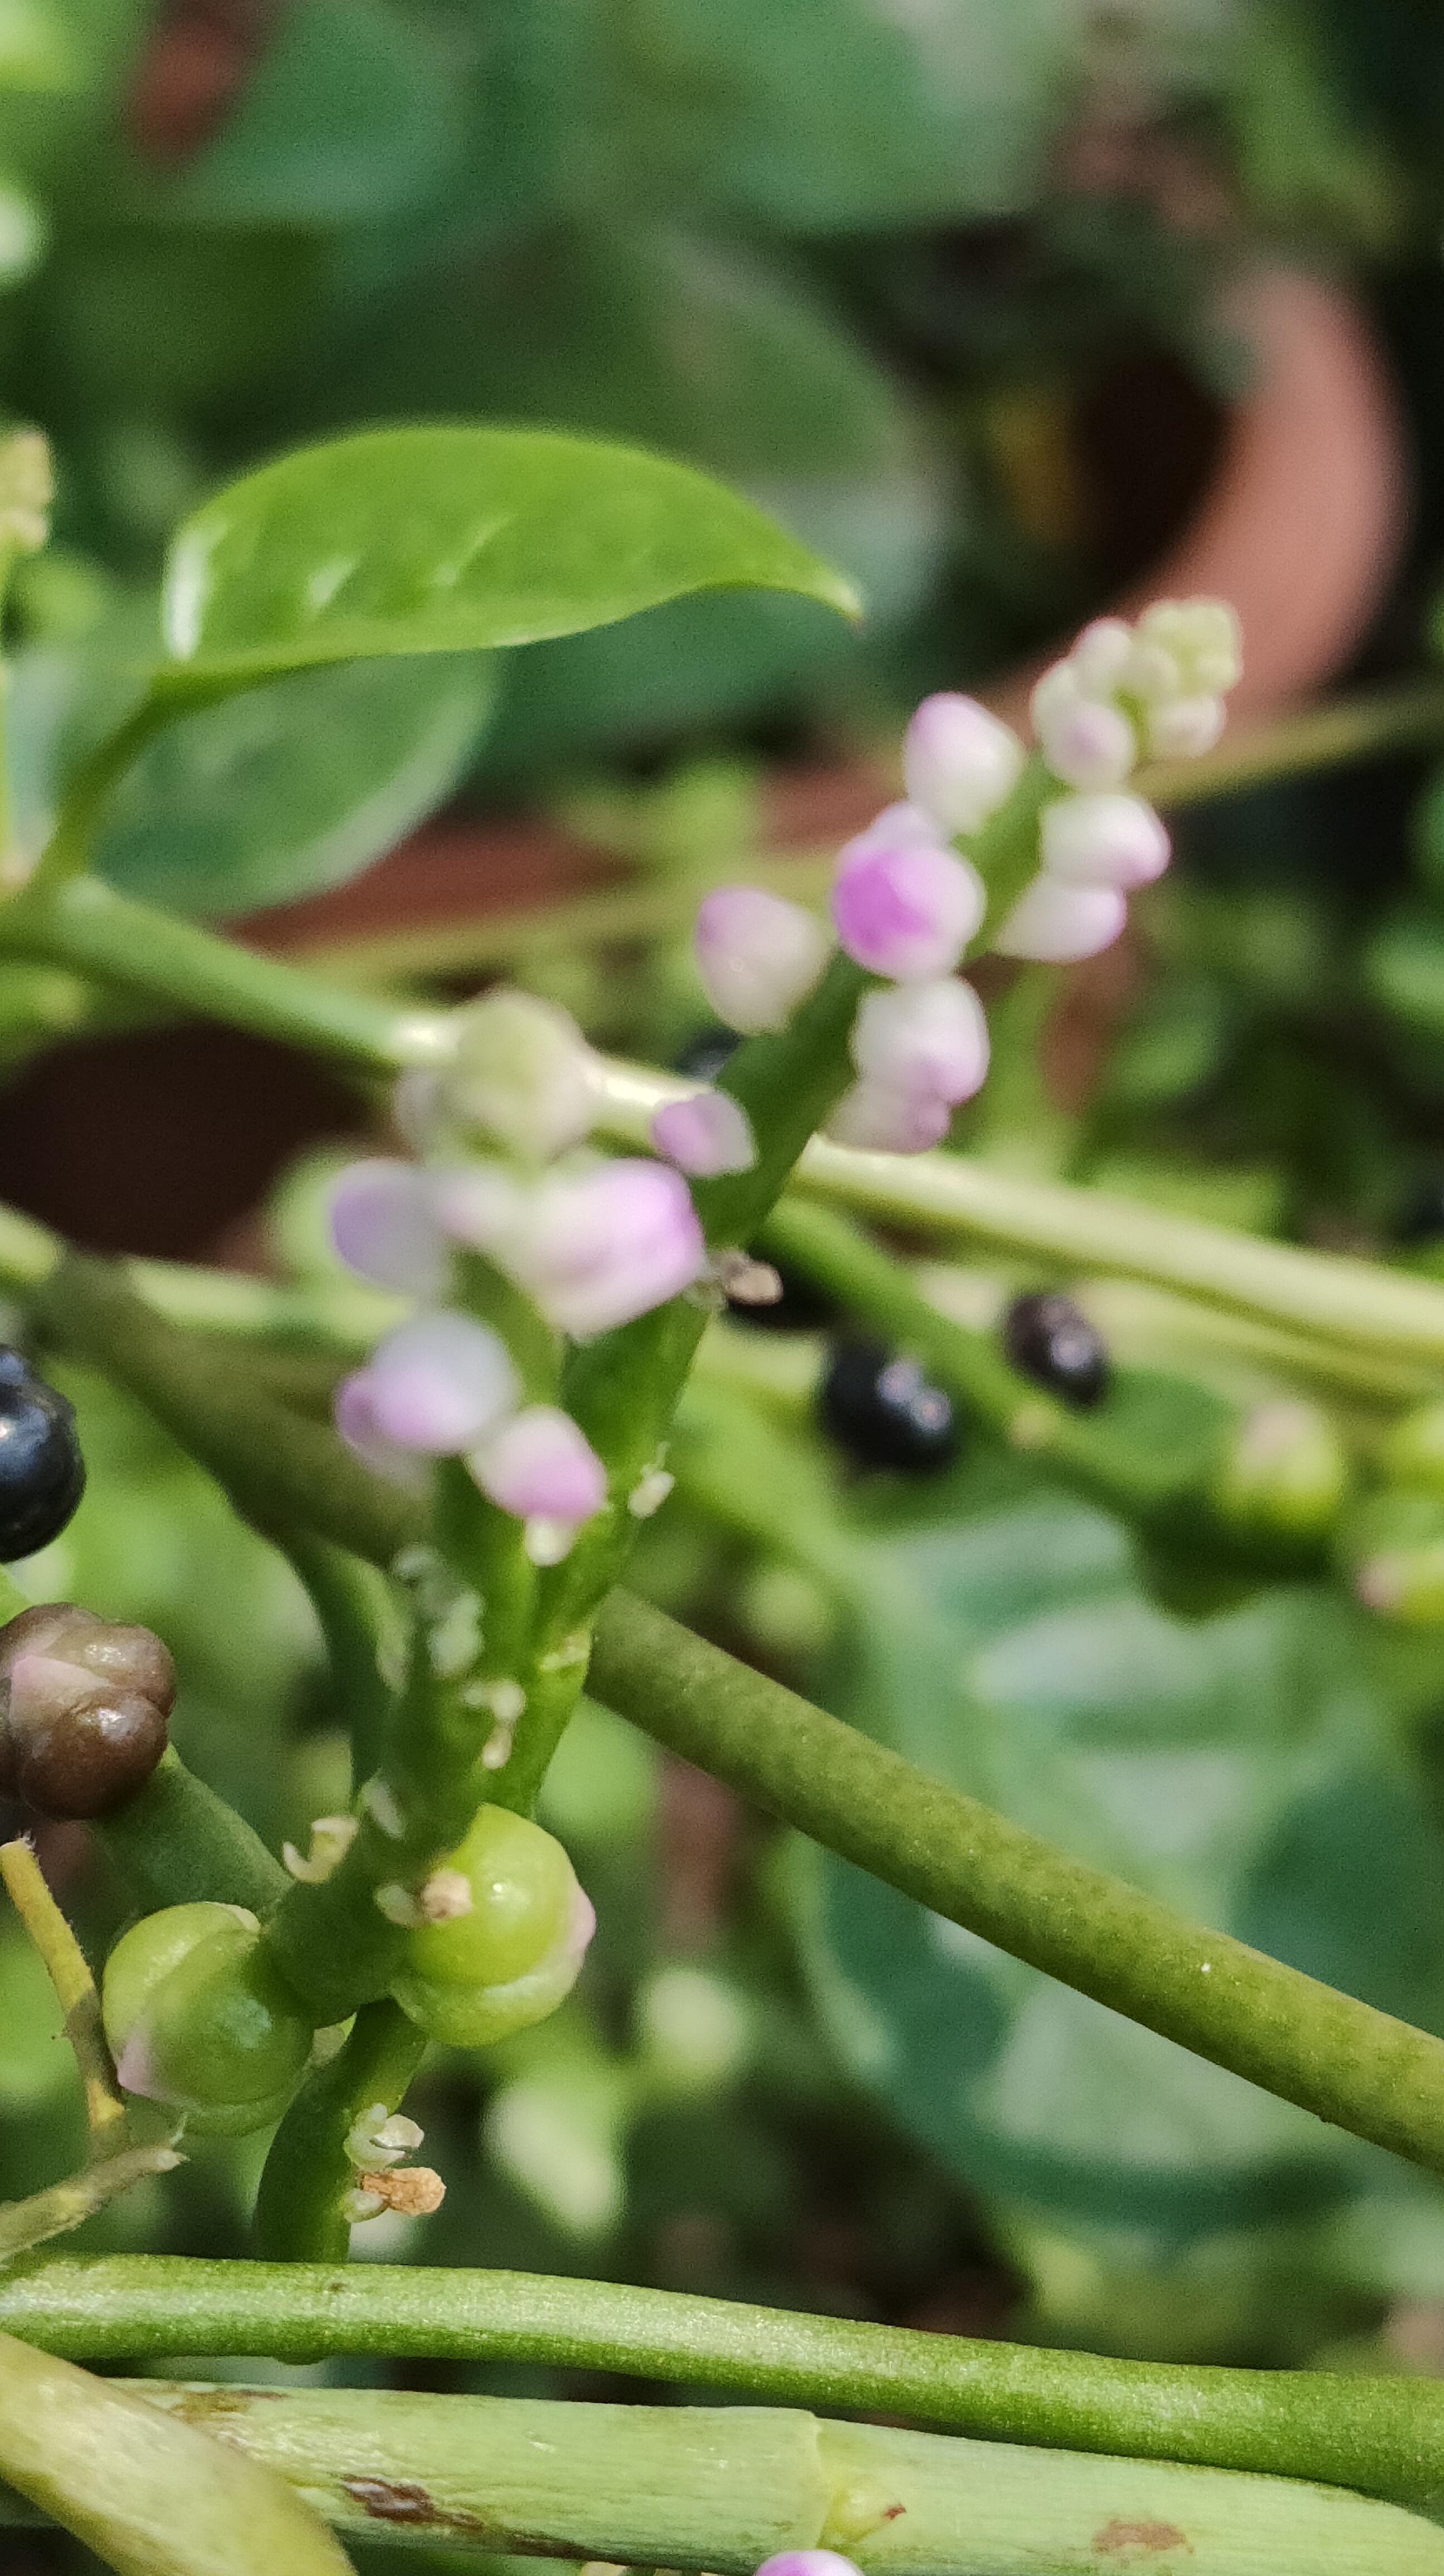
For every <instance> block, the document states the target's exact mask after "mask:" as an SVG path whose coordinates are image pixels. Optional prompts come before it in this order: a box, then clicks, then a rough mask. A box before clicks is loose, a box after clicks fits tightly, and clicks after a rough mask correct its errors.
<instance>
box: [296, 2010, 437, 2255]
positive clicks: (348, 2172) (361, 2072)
mask: <svg viewBox="0 0 1444 2576" xmlns="http://www.w3.org/2000/svg"><path fill="white" fill-rule="evenodd" d="M425 2051H426V2041H425V2039H424V2037H423V2035H422V2033H421V2032H420V2031H419V2030H418V2029H417V2028H416V2026H415V2024H414V2023H413V2022H409V2021H408V2020H407V2018H406V2015H405V2014H404V2012H402V2010H401V2009H400V2006H399V2005H397V2004H393V2003H390V2002H382V2003H374V2004H365V2005H363V2006H362V2009H361V2010H360V2012H358V2014H357V2015H356V2019H355V2023H354V2024H353V2026H352V2029H351V2032H350V2036H349V2037H348V2038H347V2040H346V2041H345V2043H344V2045H343V2046H342V2047H341V2048H340V2049H338V2050H337V2053H336V2055H335V2056H334V2057H333V2058H332V2059H331V2061H330V2063H329V2065H326V2066H323V2067H320V2068H319V2069H318V2070H317V2072H316V2073H315V2074H314V2075H312V2076H309V2077H308V2078H307V2081H306V2082H305V2083H304V2084H303V2085H302V2087H301V2090H300V2092H299V2093H298V2094H297V2095H296V2098H295V2100H294V2102H293V2103H292V2104H291V2107H290V2109H289V2110H288V2111H287V2113H286V2116H285V2118H284V2119H283V2120H282V2122H281V2125H280V2127H279V2129H278V2130H277V2131H276V2134H275V2137H274V2138H273V2139H272V2141H271V2151H270V2153H269V2155H268V2156H267V2158H266V2162H265V2167H264V2170H263V2172H262V2174H261V2187H260V2191H259V2193H258V2194H257V2198H256V2218H255V2229H256V2245H257V2248H258V2250H259V2251H260V2252H261V2253H262V2254H264V2255H270V2256H271V2257H273V2258H274V2259H275V2260H276V2261H277V2262H292V2263H297V2262H318V2263H344V2262H345V2260H346V2256H347V2253H348V2251H349V2248H350V2241H351V2228H350V2222H349V2220H348V2219H347V2218H346V2216H345V2213H344V2211H343V2208H342V2202H343V2200H344V2197H345V2195H346V2193H347V2192H348V2191H349V2190H350V2189H351V2188H352V2186H353V2184H354V2183H355V2180H356V2169H355V2167H354V2165H353V2164H352V2163H351V2161H350V2159H349V2158H348V2156H347V2154H346V2140H347V2137H348V2136H349V2134H350V2132H351V2130H352V2128H353V2127H354V2125H355V2123H356V2121H357V2120H358V2119H359V2118H360V2117H361V2114H362V2112H363V2111H368V2110H370V2108H371V2107H372V2105H373V2103H377V2102H381V2103H384V2104H385V2106H386V2109H387V2110H388V2111H394V2110H395V2109H396V2108H397V2106H398V2104H399V2103H400V2101H401V2099H402V2096H403V2094H404V2093H405V2091H406V2087H407V2085H408V2084H409V2083H410V2081H411V2078H412V2076H413V2075H414V2074H415V2072H416V2070H417V2067H418V2066H419V2065H420V2064H421V2060H422V2057H423V2056H424V2054H425Z"/></svg>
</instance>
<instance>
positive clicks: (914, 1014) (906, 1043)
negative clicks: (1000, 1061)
mask: <svg viewBox="0 0 1444 2576" xmlns="http://www.w3.org/2000/svg"><path fill="white" fill-rule="evenodd" d="M850 1044H851V1048H852V1060H853V1063H854V1064H855V1065H856V1067H857V1069H858V1072H859V1073H860V1074H861V1075H862V1077H863V1081H864V1084H876V1085H878V1086H880V1087H881V1088H882V1089H883V1090H891V1091H901V1092H910V1093H915V1094H917V1095H918V1096H919V1097H920V1098H924V1099H926V1098H928V1097H929V1096H931V1097H932V1098H933V1099H936V1100H939V1101H947V1102H953V1103H956V1102H957V1101H959V1100H971V1098H972V1096H973V1094H974V1092H975V1091H977V1090H979V1089H980V1088H981V1086H982V1082H983V1078H984V1076H985V1074H986V1073H987V1070H988V1023H987V1019H986V1017H985V1015H984V1011H983V1006H982V1003H981V1002H980V1001H979V999H978V997H977V994H976V993H975V992H974V991H973V988H972V986H971V984H964V983H960V982H959V981H958V979H957V977H956V976H951V975H950V976H945V977H944V978H943V979H942V980H941V981H940V982H938V983H936V984H898V985H895V986H893V987H892V988H891V989H889V990H885V991H882V992H875V993H868V994H865V995H864V997H863V999H862V1001H861V1002H860V1003H859V1005H858V1011H857V1017H856V1019H855V1020H854V1021H853V1024H852V1038H851V1041H850Z"/></svg>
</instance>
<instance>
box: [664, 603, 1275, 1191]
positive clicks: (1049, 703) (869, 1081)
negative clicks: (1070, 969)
mask: <svg viewBox="0 0 1444 2576" xmlns="http://www.w3.org/2000/svg"><path fill="white" fill-rule="evenodd" d="M1238 673H1239V643H1238V628H1237V621H1236V619H1235V618H1234V615H1233V612H1232V610H1231V609H1230V608H1228V607H1227V606H1225V605H1224V603H1223V602H1221V601H1218V600H1188V601H1172V600H1165V601H1160V602H1159V603H1158V604H1157V605H1156V606H1154V607H1152V608H1150V609H1148V610H1147V611H1146V612H1145V614H1144V615H1143V617H1142V618H1140V620H1139V622H1138V624H1137V625H1136V626H1129V625H1127V624H1125V622H1124V621H1123V620H1122V619H1121V618H1100V619H1098V620H1097V621H1096V622H1095V623H1094V624H1093V625H1091V626H1089V627H1086V628H1085V629H1084V631H1083V633H1082V634H1081V635H1080V636H1079V638H1078V640H1077V642H1076V644H1075V645H1074V646H1073V648H1072V651H1071V652H1070V653H1068V654H1067V655H1066V656H1065V657H1064V659H1063V660H1062V661H1060V662H1057V663H1055V664H1054V665H1053V667H1052V668H1051V669H1050V670H1049V671H1047V672H1046V673H1045V674H1044V676H1043V678H1042V679H1041V680H1040V681H1039V683H1038V685H1037V688H1036V689H1035V690H1034V692H1033V701H1032V714H1033V722H1034V727H1035V731H1036V734H1037V749H1036V751H1035V752H1034V754H1033V756H1032V758H1031V760H1030V758H1029V755H1028V752H1027V750H1026V749H1025V746H1024V744H1023V743H1022V741H1021V740H1020V739H1019V737H1018V735H1017V734H1015V733H1014V732H1013V731H1012V729H1011V728H1010V727H1009V726H1007V725H1005V724H1003V723H1001V722H1000V721H999V719H998V718H997V717H996V716H994V715H991V714H990V713H989V712H988V710H987V708H986V707H983V706H980V705H979V704H978V703H977V701H976V700H975V699H973V698H968V697H963V696H960V695H958V694H956V693H954V692H952V691H942V692H939V693H938V694H937V695H935V696H933V697H930V698H925V699H924V701H923V703H922V705H921V706H920V707H919V708H918V709H917V711H916V713H915V714H914V716H913V718H912V721H911V723H910V724H909V726H908V728H907V733H906V736H905V738H904V743H903V775H904V783H905V785H906V788H907V797H906V800H905V801H904V802H902V803H899V804H894V805H889V806H887V807H886V808H885V809H884V811H883V812H882V813H881V814H879V815H878V816H877V817H876V818H875V820H874V821H873V822H871V823H869V824H868V826H867V828H866V829H865V830H864V831H862V832H859V833H857V834H856V835H855V837H854V838H853V839H852V840H850V841H849V842H848V843H847V845H846V847H845V848H844V850H843V851H842V853H841V855H840V857H839V859H838V863H837V871H836V875H835V878H834V882H833V887H832V896H831V915H832V926H833V929H834V931H835V933H836V936H837V939H838V941H839V943H840V945H841V947H842V948H843V950H844V951H845V953H846V954H847V955H848V956H849V957H850V958H852V959H853V961H854V962H855V963H856V964H857V965H858V966H860V967H862V968H863V969H864V970H865V971H866V973H867V974H869V975H870V976H873V977H876V978H878V979H879V987H878V988H877V989H872V990H869V991H867V992H866V993H865V994H864V996H863V998H862V1000H861V1002H860V1003H859V1006H858V1010H857V1014H856V1018H855V1021H854V1024H853V1030H852V1038H851V1055H852V1061H853V1066H854V1070H855V1073H856V1080H855V1081H854V1082H853V1084H852V1085H851V1087H850V1089H848V1090H847V1091H846V1092H845V1093H844V1095H843V1096H842V1098H841V1099H840V1100H839V1102H838V1103H837V1105H836V1107H835V1109H834V1111H833V1113H832V1116H831V1119H830V1121H829V1124H828V1133H829V1134H830V1135H831V1136H833V1137H835V1138H836V1139H837V1141H838V1142H839V1143H841V1144H846V1145H853V1146H858V1147H863V1148H871V1149H874V1150H880V1151H885V1152H893V1153H917V1152H920V1151H922V1150H924V1149H925V1148H926V1147H928V1146H930V1145H935V1144H937V1143H938V1142H939V1141H940V1139H941V1138H942V1137H943V1135H944V1134H945V1133H946V1131H947V1127H948V1124H949V1121H950V1119H951V1116H952V1112H953V1110H954V1109H955V1108H956V1107H958V1106H959V1104H960V1103H962V1102H963V1101H965V1100H968V1099H971V1097H972V1095H973V1094H974V1092H976V1091H977V1090H978V1089H979V1087H980V1085H981V1084H982V1082H983V1080H984V1079H985V1077H986V1074H987V1069H988V1029H987V1021H986V1018H985V1016H984V1013H983V1008H982V1004H981V1003H980V1001H979V999H978V996H977V994H976V993H975V992H974V990H973V988H972V986H971V985H970V984H968V983H966V982H964V981H963V980H962V979H961V978H960V977H959V975H958V973H957V969H958V967H959V965H960V964H961V962H962V961H963V959H964V957H965V956H966V955H967V954H968V953H969V951H970V949H972V948H973V947H974V946H976V945H978V944H980V943H979V934H980V933H984V938H983V941H982V943H981V944H985V945H987V946H990V947H992V948H994V949H995V950H997V951H998V952H999V953H1000V954H1001V955H1003V956H1006V957H1016V958H1032V959H1038V960H1042V961H1046V962H1048V963H1053V964H1063V963H1067V962H1070V961H1072V960H1075V959H1079V958H1083V957H1091V956H1093V955H1095V954H1096V953H1097V951H1098V950H1099V949H1102V948H1106V947H1108V946H1109V944H1110V943H1111V942H1112V941H1113V940H1114V939H1116V938H1117V936H1118V934H1119V932H1120V930H1121V929H1122V927H1123V924H1124V921H1125V919H1126V917H1127V910H1128V897H1129V895H1130V894H1131V893H1132V892H1134V891H1135V890H1136V889H1137V888H1138V887H1140V886H1144V885H1147V884H1149V883H1151V881H1152V880H1153V879H1154V878H1155V877H1157V876H1159V875H1160V874H1161V873H1162V871H1163V869H1164V868H1165V867H1166V866H1167V864H1168V857H1169V841H1168V834H1167V832H1166V831H1165V829H1164V827H1163V824H1162V823H1161V822H1160V820H1159V818H1158V816H1157V814H1156V813H1155V812H1154V810H1153V808H1152V807H1151V806H1150V805H1148V804H1147V803H1145V801H1144V800H1143V798H1142V797H1140V796H1137V795H1134V794H1132V793H1131V792H1130V791H1129V789H1128V787H1127V783H1126V782H1127V781H1128V779H1129V777H1130V775H1131V773H1132V771H1133V769H1134V767H1135V765H1136V763H1137V761H1138V760H1139V758H1140V757H1141V756H1143V755H1144V754H1155V755H1156V754H1164V753H1166V754H1168V755H1170V756H1175V757H1177V756H1181V755H1184V754H1187V753H1198V752H1203V751H1206V750H1208V749H1210V748H1211V746H1212V745H1213V743H1214V742H1215V741H1216V740H1217V738H1218V735H1219V732H1220V730H1221V728H1222V725H1223V721H1224V704H1223V701H1224V696H1225V693H1226V692H1227V691H1228V689H1230V688H1231V687H1232V686H1233V685H1234V683H1235V681H1236V680H1237V678H1238ZM1010 816H1011V817H1012V818H1013V819H1014V821H1015V823H1019V824H1021V823H1026V828H1027V833H1028V840H1027V844H1026V853H1025V855H1026V860H1027V861H1028V862H1030V864H1025V866H1024V867H1023V869H1022V870H1021V872H1019V871H1017V870H1016V869H1015V868H1014V866H1013V854H1012V852H1011V851H1010V854H1009V866H1008V869H1007V870H999V871H998V872H997V873H998V875H999V877H1000V878H1003V879H1005V880H1009V879H1010V881H1005V882H1004V883H1002V884H998V883H995V882H994V872H993V869H992V866H991V860H992V857H993V855H994V854H993V852H992V851H991V850H990V838H996V837H997V836H998V835H999V834H1001V833H1002V831H1003V827H1004V826H1005V825H1006V824H1007V823H1008V821H1009V818H1010ZM993 827H996V831H994V828H993ZM999 898H1001V899H999ZM990 909H991V910H995V911H996V912H997V914H998V916H999V917H998V918H997V919H996V921H990V918H989V916H990ZM985 924H986V925H987V928H986V930H985ZM825 962H826V946H825V940H824V937H823V933H822V931H821V928H820V925H819V924H818V923H817V922H816V921H815V920H814V919H813V918H812V916H811V915H810V914H808V913H806V912H804V911H802V910H801V908H800V907H799V906H797V905H795V904H789V903H785V902H783V901H781V900H780V899H779V898H778V897H777V896H775V895H769V894H765V893H762V892H760V891H758V890H757V889H756V888H754V887H750V886H726V887H723V888H720V889H719V890H718V892H717V893H715V894H712V895H709V896H708V898H707V901H706V903H705V904H704V905H703V907H702V913H701V917H700V919H699V921H698V926H697V963H698V968H699V972H700V974H701V978H702V982H703V985H704V987H705V989H706V992H707V995H708V998H709V1000H710V1001H711V1003H712V1006H713V1008H714V1009H715V1010H716V1011H717V1013H718V1015H719V1017H720V1018H722V1019H723V1020H725V1021H727V1022H728V1024H729V1025H730V1026H731V1027H733V1028H735V1029H738V1030H740V1031H744V1032H749V1033H751V1032H757V1031H761V1030H775V1029H779V1028H781V1027H783V1026H785V1025H786V1022H787V1020H788V1018H789V1017H790V1015H791V1013H792V1012H793V1011H794V1010H795V1008H796V1006H797V1004H798V1002H799V1001H800V1000H801V999H802V998H803V997H804V996H805V995H806V994H807V993H808V992H809V991H810V990H811V989H812V988H813V986H814V985H815V984H816V982H817V980H818V978H819V977H820V975H821V973H822V969H823V966H824V964H825ZM710 1098H711V1099H712V1101H714V1102H716V1101H717V1100H718V1095H717V1094H712V1095H710ZM728 1105H729V1106H730V1104H728ZM654 1137H655V1140H656V1141H657V1143H658V1145H659V1148H660V1150H663V1151H671V1150H674V1143H675V1151H676V1159H677V1160H678V1161H679V1162H682V1163H683V1166H684V1168H686V1169H689V1170H693V1171H698V1172H703V1171H725V1170H731V1169H736V1168H740V1167H741V1166H740V1165H739V1164H737V1163H734V1162H732V1161H729V1160H727V1159H726V1157H727V1156H728V1154H729V1153H732V1152H736V1153H739V1154H740V1153H741V1152H742V1151H744V1150H745V1142H746V1140H745V1137H743V1136H741V1135H740V1134H738V1132H737V1130H736V1127H735V1122H730V1121H729V1120H728V1119H727V1117H726V1115H725V1111H724V1112H722V1113H719V1112H714V1113H713V1115H712V1117H711V1119H710V1120H709V1119H708V1117H706V1116H705V1115H704V1105H703V1098H701V1097H699V1098H697V1099H694V1100H690V1101H687V1102H683V1103H680V1104H678V1105H677V1107H676V1108H674V1109H671V1110H667V1111H664V1112H662V1113H661V1117H660V1118H659V1120H658V1122H657V1127H656V1128H655V1129H654ZM669 1140H674V1142H673V1141H669ZM694 1140H695V1141H694ZM689 1154H691V1155H693V1156H696V1157H697V1159H688V1157H689ZM709 1155H710V1156H711V1157H713V1159H707V1157H708V1156H709Z"/></svg>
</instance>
